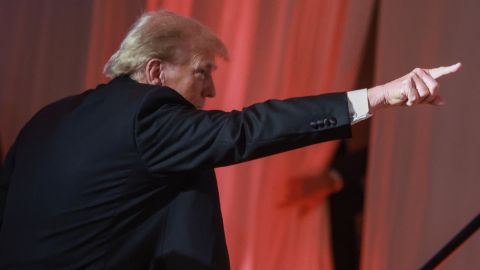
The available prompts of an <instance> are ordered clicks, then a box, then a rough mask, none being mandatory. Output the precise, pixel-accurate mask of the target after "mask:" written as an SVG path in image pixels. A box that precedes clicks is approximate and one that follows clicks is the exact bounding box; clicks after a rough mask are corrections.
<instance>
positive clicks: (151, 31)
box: [104, 10, 228, 80]
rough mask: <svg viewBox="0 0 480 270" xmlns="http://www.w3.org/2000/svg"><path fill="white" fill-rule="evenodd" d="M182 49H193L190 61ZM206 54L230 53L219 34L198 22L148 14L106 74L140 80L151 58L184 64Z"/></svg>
mask: <svg viewBox="0 0 480 270" xmlns="http://www.w3.org/2000/svg"><path fill="white" fill-rule="evenodd" d="M182 46H190V47H191V50H190V51H191V55H190V56H189V57H188V59H181V58H180V57H179V53H178V51H179V49H180V48H181V47H182ZM203 53H206V54H216V55H218V56H220V57H222V58H224V59H227V54H228V52H227V48H226V47H225V45H224V44H223V42H222V41H221V40H220V39H219V38H218V37H217V35H215V34H214V33H213V32H212V31H211V30H210V29H208V28H207V27H205V26H204V25H202V24H200V23H199V22H197V21H195V20H193V19H190V18H186V17H183V16H181V15H178V14H175V13H173V12H170V11H165V10H159V11H154V12H148V13H144V14H143V15H142V16H141V17H140V18H139V19H138V20H137V22H136V23H135V24H134V25H133V26H132V29H131V30H130V31H129V32H128V34H127V36H126V37H125V39H124V40H123V42H122V44H121V45H120V48H119V49H118V51H117V52H116V53H115V54H114V55H113V56H112V57H111V58H110V60H109V61H108V62H107V64H106V65H105V69H104V73H105V74H106V75H108V76H109V77H112V78H114V77H117V76H120V75H130V76H131V77H132V78H134V79H136V80H141V79H142V77H143V76H144V74H143V69H144V67H145V65H146V64H147V62H148V61H149V60H150V59H152V58H159V59H161V60H162V61H165V62H170V63H174V64H185V63H181V62H185V61H189V62H191V61H192V59H193V56H194V55H198V54H203ZM189 64H193V63H189Z"/></svg>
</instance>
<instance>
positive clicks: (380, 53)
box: [361, 0, 480, 270]
mask: <svg viewBox="0 0 480 270" xmlns="http://www.w3.org/2000/svg"><path fill="white" fill-rule="evenodd" d="M478 10H480V3H479V2H478V1H461V2H458V1H453V0H440V1H435V2H432V1H425V0H407V1H394V0H381V1H380V10H379V11H380V13H379V14H380V17H379V29H378V37H377V48H378V50H377V56H376V59H377V61H376V71H375V76H376V82H377V84H382V83H385V82H388V81H390V80H393V79H395V78H398V77H400V76H402V75H404V74H407V73H408V72H410V71H412V70H413V69H414V68H415V67H423V68H434V67H438V66H442V65H451V64H454V63H457V62H459V61H461V62H462V64H463V68H462V70H460V71H459V72H458V73H456V74H454V75H451V76H447V77H445V78H441V79H439V82H440V85H441V89H440V95H442V96H443V97H444V98H445V100H446V105H445V106H444V107H432V106H418V107H416V108H395V109H389V110H385V111H381V112H378V113H376V115H375V116H374V117H373V129H372V133H371V134H372V136H371V138H370V139H371V144H370V146H371V149H370V154H369V159H370V160H369V172H368V180H367V182H368V185H367V196H366V206H365V207H366V210H365V211H366V216H365V225H364V231H363V239H364V242H363V247H362V263H361V265H362V267H361V268H362V269H365V270H380V269H382V270H383V269H419V268H420V267H421V266H422V265H423V264H424V263H426V262H427V261H428V260H429V259H430V258H431V257H432V256H433V255H434V254H435V253H436V252H437V251H439V250H440V249H441V248H442V247H443V246H444V245H445V244H446V243H447V242H448V241H449V240H450V239H451V238H453V237H454V236H455V234H456V233H457V232H459V231H460V230H461V229H462V228H463V227H464V226H465V225H466V224H467V223H468V222H469V221H470V220H471V219H473V218H474V217H475V216H476V215H477V214H478V212H480V197H479V196H478V192H479V191H480V182H479V181H478V175H479V174H480V167H479V166H478V164H477V163H478V160H480V145H479V144H478V134H479V133H480V128H479V127H480V125H478V115H479V114H480V109H479V107H478V102H477V100H478V99H479V98H480V92H478V91H477V89H478V88H479V87H480V80H479V79H478V78H479V77H478V71H479V70H480V53H479V50H478V48H480V29H479V28H478V27H476V26H477V25H479V24H480V18H479V17H478V14H477V13H478V12H477V11H478ZM479 251H480V235H479V234H478V233H477V234H476V235H474V236H473V237H472V238H471V239H470V240H469V241H468V242H467V243H466V244H465V245H464V246H462V247H461V248H460V250H459V251H458V252H457V253H456V254H454V255H453V256H452V257H451V258H450V259H449V260H448V261H447V263H445V265H444V266H442V267H441V268H440V269H442V270H443V269H477V268H478V267H479V266H480V257H479V256H478V252H479Z"/></svg>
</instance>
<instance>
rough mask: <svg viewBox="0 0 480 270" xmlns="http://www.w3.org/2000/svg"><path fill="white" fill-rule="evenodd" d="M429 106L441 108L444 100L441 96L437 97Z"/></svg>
mask: <svg viewBox="0 0 480 270" xmlns="http://www.w3.org/2000/svg"><path fill="white" fill-rule="evenodd" d="M429 103H430V104H432V105H434V106H443V105H445V99H443V98H442V97H441V96H439V95H437V96H436V97H435V98H434V99H433V100H432V101H430V102H429Z"/></svg>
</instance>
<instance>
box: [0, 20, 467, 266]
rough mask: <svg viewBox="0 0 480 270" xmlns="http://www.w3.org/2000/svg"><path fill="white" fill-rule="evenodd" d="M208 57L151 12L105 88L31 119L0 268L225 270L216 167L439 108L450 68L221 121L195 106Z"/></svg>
mask: <svg viewBox="0 0 480 270" xmlns="http://www.w3.org/2000/svg"><path fill="white" fill-rule="evenodd" d="M215 55H218V56H220V57H223V58H227V51H226V48H225V46H224V45H223V43H222V42H221V41H220V40H219V39H218V38H217V37H216V36H215V35H214V34H213V33H212V32H211V31H210V30H208V29H207V28H206V27H204V26H202V25H200V24H199V23H197V22H195V21H193V20H191V19H187V18H184V17H182V16H180V15H177V14H174V13H170V12H167V11H158V12H152V13H147V14H144V15H143V16H142V17H141V18H140V19H139V20H138V22H137V23H136V24H135V25H134V27H133V28H132V30H131V31H130V32H129V33H128V35H127V37H126V38H125V40H124V41H123V42H122V45H121V47H120V49H119V50H118V51H117V52H116V53H115V54H114V55H113V56H112V58H111V59H110V61H109V62H108V63H107V65H106V67H105V72H106V73H107V74H108V75H110V76H112V77H115V78H114V79H113V80H112V81H111V82H109V83H108V84H107V85H99V86H98V87H97V88H96V89H95V90H89V91H86V92H84V93H82V94H80V95H77V96H72V97H68V98H65V99H63V100H60V101H57V102H55V103H52V104H50V105H48V106H46V107H45V108H43V109H42V110H41V111H40V112H38V113H37V114H36V115H35V116H34V117H33V118H32V119H31V120H30V121H29V122H28V123H27V124H26V125H25V127H24V128H23V129H22V131H21V132H20V134H19V135H18V137H17V139H16V141H15V143H14V145H13V146H12V147H11V149H10V151H9V153H8V155H7V158H6V160H5V164H4V170H3V171H2V175H1V180H0V181H1V182H0V211H1V212H0V226H1V228H0V269H229V268H230V266H229V261H228V253H227V247H226V243H225V236H224V231H223V222H222V216H221V212H220V203H219V198H218V190H217V183H216V179H215V173H214V170H213V168H215V167H219V166H227V165H232V164H236V163H240V162H244V161H248V160H252V159H256V158H261V157H265V156H268V155H273V154H276V153H280V152H284V151H288V150H292V149H296V148H299V147H303V146H307V145H311V144H315V143H320V142H323V141H327V140H334V139H341V138H346V137H349V136H350V134H351V129H350V125H351V123H354V122H355V121H359V120H361V119H363V118H365V117H367V116H368V115H369V114H372V113H373V112H375V111H376V110H378V109H380V108H384V107H389V106H392V105H407V106H413V105H416V104H418V103H431V104H434V105H442V104H443V100H442V99H441V97H440V96H438V95H437V91H438V84H437V83H436V81H435V80H434V78H436V77H439V76H442V75H445V74H449V73H453V72H455V71H456V70H458V69H459V68H460V65H455V66H451V67H447V68H439V69H433V70H422V69H416V70H414V71H413V72H412V73H410V74H408V75H406V76H404V77H402V78H400V79H398V80H396V81H393V82H391V83H388V84H386V85H383V86H378V87H375V88H372V89H368V90H361V91H353V92H349V93H334V94H326V95H321V96H311V97H302V98H293V99H288V100H284V101H278V100H270V101H267V102H264V103H259V104H255V105H252V106H250V107H247V108H244V109H243V110H242V111H241V112H240V111H232V112H230V113H226V112H222V111H204V110H202V108H203V106H204V105H205V100H206V98H207V97H210V98H212V97H214V96H215V94H216V92H215V87H214V83H213V80H212V72H213V70H214V69H215V62H214V57H215Z"/></svg>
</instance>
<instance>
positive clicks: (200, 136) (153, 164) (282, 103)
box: [135, 87, 351, 173]
mask: <svg viewBox="0 0 480 270" xmlns="http://www.w3.org/2000/svg"><path fill="white" fill-rule="evenodd" d="M325 119H326V120H327V121H328V120H329V119H332V122H334V123H335V124H331V125H324V126H323V127H322V125H315V124H312V122H314V123H317V121H322V122H323V121H324V120H325ZM135 133H136V134H135V136H136V143H137V147H138V150H139V152H140V154H141V158H142V160H143V162H144V163H145V165H146V167H147V168H148V170H149V171H150V173H159V172H168V171H184V170H190V169H196V168H213V167H220V166H227V165H232V164H236V163H240V162H244V161H249V160H253V159H257V158H261V157H265V156H269V155H273V154H277V153H281V152H285V151H289V150H293V149H297V148H301V147H304V146H307V145H311V144H316V143H320V142H324V141H329V140H335V139H342V138H349V137H351V127H350V120H349V116H348V104H347V95H346V93H332V94H324V95H319V96H309V97H300V98H291V99H286V100H269V101H266V102H263V103H258V104H254V105H252V106H249V107H246V108H244V109H243V110H242V111H232V112H228V113H227V112H223V111H204V110H196V109H195V107H193V106H192V105H191V104H189V103H188V101H186V100H185V99H183V97H181V96H180V95H179V94H178V93H177V92H175V91H174V90H172V89H169V88H166V87H162V88H160V90H159V89H158V88H157V89H154V90H152V91H149V92H148V93H147V94H146V95H145V97H144V98H143V100H142V102H141V105H140V107H139V109H138V112H137V116H136V123H135Z"/></svg>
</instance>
